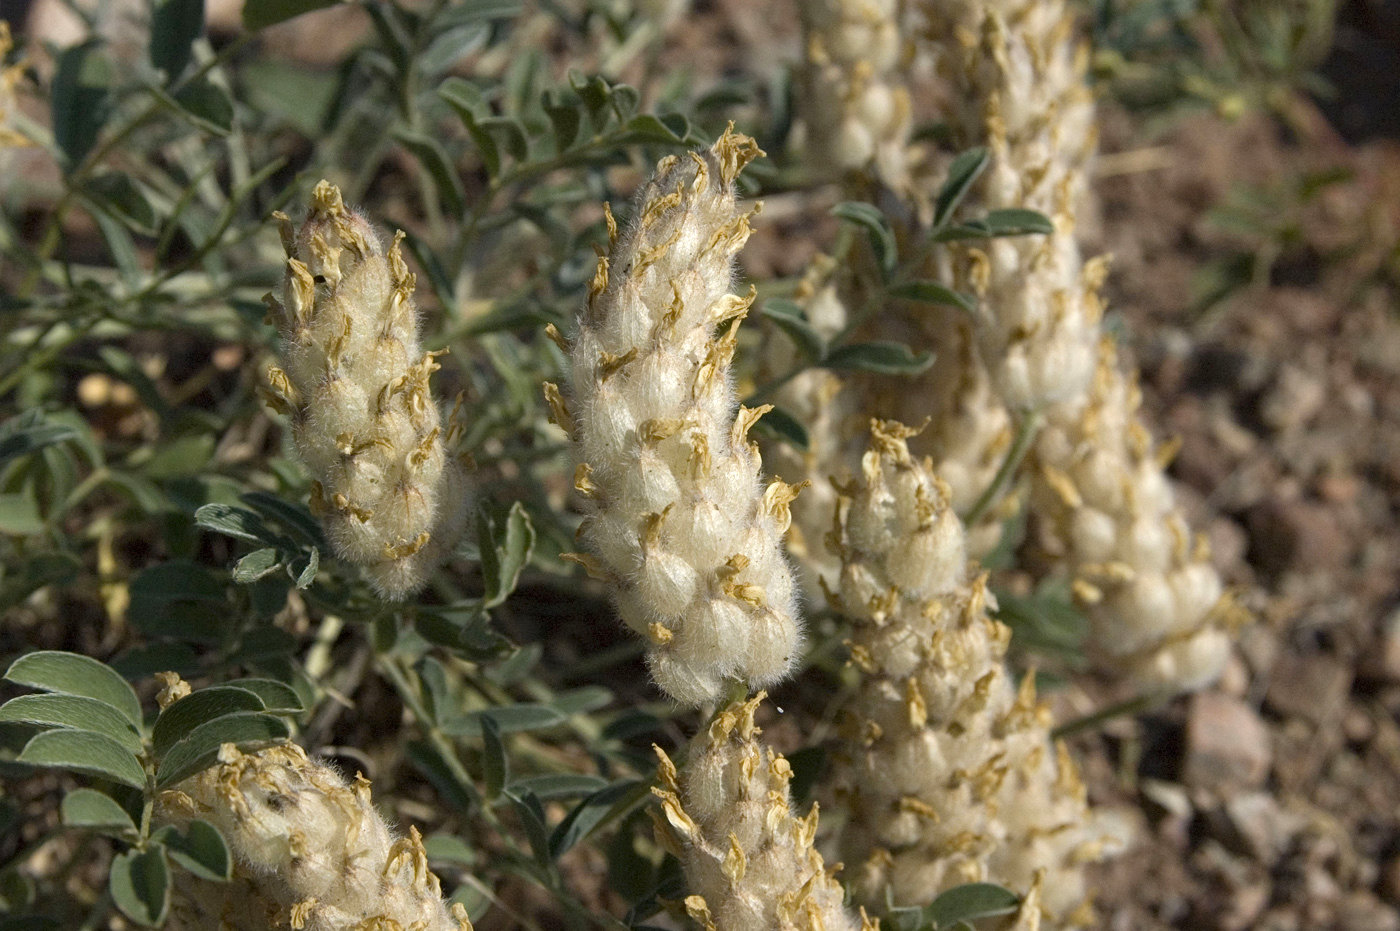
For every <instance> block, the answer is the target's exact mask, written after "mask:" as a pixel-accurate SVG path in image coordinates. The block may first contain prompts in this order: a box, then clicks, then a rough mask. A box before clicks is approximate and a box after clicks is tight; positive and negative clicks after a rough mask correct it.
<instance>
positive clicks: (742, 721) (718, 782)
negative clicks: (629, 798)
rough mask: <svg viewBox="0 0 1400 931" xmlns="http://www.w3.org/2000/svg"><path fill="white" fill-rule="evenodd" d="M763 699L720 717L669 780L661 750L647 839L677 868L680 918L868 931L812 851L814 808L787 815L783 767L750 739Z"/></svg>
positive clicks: (777, 928) (718, 929)
mask: <svg viewBox="0 0 1400 931" xmlns="http://www.w3.org/2000/svg"><path fill="white" fill-rule="evenodd" d="M763 698H764V695H763V693H759V694H758V695H757V696H755V697H754V698H752V699H750V700H748V701H746V702H734V703H733V704H731V705H729V706H728V707H727V708H724V709H723V710H721V711H720V712H719V714H717V715H716V716H715V717H714V719H713V720H712V721H711V722H710V724H709V726H708V727H707V728H705V729H704V730H702V731H701V732H700V733H699V734H697V735H696V737H695V740H694V741H693V742H692V743H691V747H690V753H689V755H688V756H687V758H686V761H685V769H684V770H683V771H680V772H677V770H676V766H675V764H674V763H672V762H671V759H670V757H668V756H667V755H666V753H665V751H663V750H662V749H661V748H660V747H656V748H655V750H656V753H657V756H659V757H660V766H659V768H658V771H657V782H658V783H659V786H658V787H657V788H654V789H652V791H653V792H654V793H655V794H656V795H657V796H658V797H659V799H660V809H661V810H660V812H657V811H656V810H655V809H653V810H652V811H653V820H654V821H655V823H656V835H657V839H658V840H659V841H660V843H661V844H662V846H663V847H665V848H666V849H667V850H669V851H670V852H671V853H673V854H674V855H675V856H676V857H677V859H679V860H680V861H681V866H682V868H683V869H684V870H685V877H686V883H687V888H688V890H689V891H690V893H691V894H690V895H689V896H688V897H687V898H686V900H685V908H686V911H687V913H688V914H689V915H690V916H691V917H692V918H693V919H695V921H696V922H697V923H698V924H699V925H700V926H701V927H702V928H704V929H705V931H874V929H875V925H873V924H872V923H871V922H870V920H869V919H867V918H866V917H865V913H864V912H863V911H862V912H861V913H860V914H859V915H858V916H857V915H853V914H851V913H850V912H849V911H847V910H846V909H845V908H844V907H843V905H842V900H843V895H844V894H843V892H842V889H841V884H840V883H838V882H837V881H836V880H835V879H834V878H833V877H832V876H831V874H830V873H828V872H827V870H826V866H825V864H824V863H823V861H822V856H821V854H820V853H818V852H817V850H816V848H815V847H814V846H813V841H814V840H815V838H816V833H817V808H816V806H815V805H814V806H813V807H812V810H811V811H810V812H809V813H808V815H807V816H806V817H805V818H799V817H797V816H796V815H794V814H793V811H792V806H791V801H790V796H789V791H788V783H789V782H790V781H791V779H792V767H791V766H790V765H788V761H787V760H786V759H784V758H783V756H782V755H781V754H778V753H774V752H773V750H772V749H771V748H769V747H767V746H765V745H764V744H763V742H762V741H760V740H759V739H758V735H759V734H760V733H761V732H760V730H759V728H758V727H757V726H756V725H755V724H754V712H755V711H756V710H757V709H758V706H759V704H760V703H761V702H762V701H763Z"/></svg>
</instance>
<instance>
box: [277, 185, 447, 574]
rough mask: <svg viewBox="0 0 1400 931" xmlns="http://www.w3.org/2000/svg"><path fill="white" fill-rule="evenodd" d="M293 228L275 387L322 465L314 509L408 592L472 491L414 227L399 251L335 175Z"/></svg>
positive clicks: (312, 462) (329, 528)
mask: <svg viewBox="0 0 1400 931" xmlns="http://www.w3.org/2000/svg"><path fill="white" fill-rule="evenodd" d="M282 239H283V246H284V247H285V248H286V251H287V268H286V276H285V279H284V284H283V287H282V292H281V297H280V299H278V298H277V297H274V296H272V295H269V296H268V298H267V301H268V306H269V308H270V309H271V315H272V318H273V320H274V322H275V323H276V324H277V327H278V330H279V331H280V332H281V334H282V337H283V340H284V346H283V353H282V360H281V361H282V365H281V366H277V365H273V366H270V367H269V368H268V371H267V385H266V392H267V397H268V399H269V402H270V403H271V404H272V406H273V407H275V408H276V409H278V410H279V411H281V412H283V413H285V414H287V415H288V416H289V417H291V419H292V435H293V439H294V440H295V442H296V446H297V451H298V452H299V453H300V454H301V457H302V459H303V461H304V462H305V463H306V465H307V468H309V469H310V470H311V472H312V474H313V476H314V477H315V482H314V483H313V485H312V498H311V506H312V510H313V511H314V512H316V513H317V514H319V515H320V517H321V519H322V521H323V522H324V524H325V528H326V534H327V536H328V537H329V538H330V541H331V545H332V546H333V547H334V548H335V551H336V553H337V555H339V556H340V557H341V558H342V559H345V560H347V561H349V562H352V563H356V564H358V565H360V566H363V567H364V570H365V572H366V574H367V575H368V576H369V578H370V581H371V582H372V583H373V584H374V586H375V588H376V589H377V590H378V591H379V593H380V594H381V595H383V596H385V597H387V598H392V599H398V598H403V597H404V596H406V595H409V594H411V593H412V592H414V591H416V590H417V589H419V588H421V587H422V585H423V584H424V582H426V581H427V573H428V571H429V570H431V569H432V568H433V566H434V565H436V564H437V563H438V562H440V561H441V560H442V559H443V558H444V557H445V556H446V555H447V554H448V553H450V552H451V550H452V547H453V546H454V545H456V542H457V539H458V537H459V536H460V535H461V532H462V529H463V527H464V525H465V517H466V511H467V493H466V488H465V481H464V477H463V474H462V469H461V465H460V463H458V462H457V461H456V459H455V458H454V457H453V456H451V455H450V454H449V452H448V448H449V447H450V446H451V445H453V443H454V440H455V430H456V428H455V427H451V428H449V430H448V435H447V436H446V437H444V435H443V430H442V426H441V423H440V417H439V414H438V408H437V405H436V403H435V402H434V400H433V396H432V391H431V389H430V388H429V386H428V379H429V377H430V376H431V375H432V373H433V372H435V371H437V369H438V368H439V366H438V363H437V362H436V360H435V356H437V355H440V353H434V352H426V353H425V352H423V350H422V347H421V346H420V345H419V341H418V321H417V318H416V311H415V310H414V306H413V288H414V276H413V274H412V273H410V272H409V270H408V266H407V265H405V264H404V260H403V255H402V253H401V250H400V242H401V240H402V235H399V236H396V237H395V238H394V240H393V242H392V244H391V245H390V247H389V250H388V251H387V252H385V250H384V248H383V245H382V243H381V242H380V240H379V236H378V234H377V233H376V232H375V231H374V229H373V227H371V226H370V224H369V223H368V221H366V220H365V219H364V218H363V217H361V216H360V215H359V214H357V213H355V212H353V211H350V210H347V209H346V208H345V205H344V204H343V203H342V202H341V197H340V191H339V190H338V189H337V188H336V187H335V186H333V185H331V184H329V183H328V182H325V181H322V182H321V183H320V184H318V185H317V186H316V190H315V192H314V193H313V194H312V198H311V210H310V213H309V214H308V216H307V218H306V222H305V223H304V224H302V226H301V228H300V229H299V230H293V228H292V226H291V223H290V221H289V220H287V219H286V218H285V217H282Z"/></svg>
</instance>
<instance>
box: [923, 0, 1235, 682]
mask: <svg viewBox="0 0 1400 931" xmlns="http://www.w3.org/2000/svg"><path fill="white" fill-rule="evenodd" d="M922 9H923V11H924V12H925V14H926V15H927V16H928V18H929V21H930V25H931V26H932V27H933V28H934V30H935V32H934V34H935V35H941V36H943V37H945V38H944V39H943V41H944V43H945V49H944V54H945V55H946V62H947V68H946V72H945V73H946V74H947V76H948V80H949V81H950V83H951V85H952V87H953V90H954V93H953V95H952V96H953V98H954V99H955V100H959V101H962V102H963V106H964V108H963V109H962V110H961V111H960V112H959V113H958V114H956V115H955V119H956V120H958V121H960V122H961V124H962V125H963V128H964V132H966V133H967V134H968V135H969V136H970V137H971V139H973V140H975V139H976V138H978V137H977V134H978V132H979V130H980V131H981V132H983V133H985V139H986V141H987V143H988V145H989V147H990V149H991V152H992V165H991V167H990V168H989V169H988V171H987V175H986V178H985V179H984V180H983V182H982V184H981V196H982V197H983V198H984V200H985V201H986V203H987V204H988V206H993V207H1000V206H1013V205H1019V206H1026V207H1031V208H1033V209H1038V210H1041V211H1043V212H1045V213H1046V214H1047V215H1049V216H1050V217H1052V218H1053V222H1054V226H1055V230H1054V232H1053V233H1051V234H1050V235H1049V236H1047V237H1045V239H1044V240H1042V241H1039V242H1037V241H1035V240H993V241H991V242H989V243H988V247H987V249H986V250H985V251H972V252H970V253H969V255H968V262H967V264H966V266H965V269H966V270H965V274H966V276H967V278H968V280H969V281H970V282H971V283H972V284H973V285H974V287H975V290H976V291H977V293H978V295H979V297H980V299H981V305H982V308H983V312H984V316H985V320H986V322H985V323H984V324H983V325H982V327H981V329H980V332H981V339H980V343H981V348H982V351H983V358H984V360H985V362H986V365H987V367H988V369H989V370H990V371H991V372H992V373H993V380H994V382H995V384H996V386H997V389H998V391H999V392H1000V394H1001V396H1002V399H1003V400H1004V401H1005V402H1006V403H1007V404H1008V406H1010V407H1011V408H1012V409H1013V410H1018V411H1021V412H1022V415H1023V416H1026V415H1028V414H1029V413H1031V412H1039V413H1040V414H1043V416H1044V417H1045V419H1046V422H1047V426H1046V428H1045V429H1043V430H1042V431H1041V432H1040V435H1039V436H1038V438H1037V440H1036V443H1035V445H1034V447H1033V451H1032V456H1031V461H1030V463H1029V472H1030V484H1031V489H1032V490H1031V510H1032V513H1033V514H1034V515H1035V516H1036V517H1037V518H1038V527H1039V530H1040V540H1039V542H1040V544H1041V546H1042V550H1043V551H1044V553H1045V554H1046V555H1048V556H1049V558H1050V560H1051V564H1052V565H1053V566H1055V567H1056V568H1058V569H1060V570H1062V571H1065V572H1067V573H1068V574H1069V575H1070V576H1071V577H1072V580H1073V582H1074V591H1075V593H1076V595H1077V596H1078V600H1079V602H1080V603H1081V605H1083V606H1084V608H1085V609H1086V612H1087V613H1088V615H1089V618H1090V621H1091V634H1090V638H1089V643H1088V646H1089V650H1090V653H1091V655H1093V656H1094V657H1095V658H1096V659H1097V660H1098V661H1099V663H1100V665H1101V666H1102V667H1103V668H1104V669H1105V670H1107V671H1109V672H1110V673H1111V674H1113V675H1115V676H1117V677H1121V678H1123V679H1125V680H1128V681H1132V682H1134V683H1135V684H1137V685H1138V686H1139V687H1140V688H1142V689H1145V690H1167V691H1173V690H1186V689H1195V688H1200V687H1202V686H1204V685H1206V684H1208V683H1210V682H1211V681H1213V680H1214V679H1215V678H1216V677H1217V676H1218V675H1219V674H1220V671H1221V669H1222V668H1223V667H1224V663H1225V660H1226V658H1227V656H1228V655H1229V649H1230V642H1231V640H1232V636H1231V629H1232V628H1233V627H1234V626H1235V625H1237V624H1238V623H1240V622H1241V620H1242V616H1243V613H1242V612H1241V611H1240V610H1239V609H1238V608H1237V607H1236V605H1235V602H1234V601H1233V599H1232V598H1231V597H1230V596H1228V595H1227V594H1226V593H1225V592H1224V591H1223V587H1222V585H1221V582H1220V578H1219V575H1218V574H1217V573H1216V571H1215V569H1214V567H1213V566H1212V565H1211V563H1210V561H1209V554H1208V551H1207V549H1206V547H1205V546H1204V544H1203V543H1201V542H1200V541H1199V540H1197V539H1193V537H1192V535H1191V533H1190V530H1189V528H1188V527H1187V524H1186V521H1185V519H1184V518H1183V517H1182V515H1181V513H1180V510H1179V509H1178V507H1177V506H1176V503H1175V501H1174V499H1173V494H1172V490H1171V485H1170V482H1169V481H1168V480H1167V478H1166V476H1165V474H1164V469H1165V466H1166V462H1167V459H1168V457H1165V456H1161V455H1159V454H1158V453H1157V452H1156V450H1155V448H1154V444H1153V442H1152V439H1151V434H1150V432H1149V431H1148V429H1147V428H1146V426H1145V425H1144V424H1143V423H1142V421H1141V419H1140V417H1139V413H1138V406H1139V401H1140V395H1139V393H1138V390H1137V386H1136V383H1135V381H1134V379H1133V378H1132V377H1131V376H1130V375H1128V374H1125V373H1124V372H1123V371H1121V369H1120V367H1119V365H1118V363H1117V357H1116V356H1117V354H1116V351H1115V349H1114V346H1113V343H1112V340H1111V339H1106V338H1104V337H1102V336H1101V333H1100V326H1099V323H1100V320H1101V317H1102V314H1103V306H1102V301H1101V298H1100V297H1099V291H1100V289H1101V287H1102V283H1103V279H1104V276H1105V274H1106V271H1107V266H1106V262H1105V260H1103V259H1093V260H1089V261H1087V262H1086V261H1083V260H1082V259H1081V256H1080V247H1079V243H1078V241H1077V239H1076V237H1075V229H1076V225H1077V222H1078V215H1079V213H1080V211H1081V210H1082V208H1083V206H1084V203H1085V201H1086V198H1087V197H1088V196H1089V190H1088V184H1089V166H1090V163H1091V159H1092V156H1093V154H1094V150H1095V146H1096V137H1097V129H1096V125H1095V110H1094V102H1093V97H1092V95H1091V94H1090V92H1089V90H1088V88H1087V87H1086V85H1085V81H1084V73H1085V62H1086V60H1087V50H1086V48H1085V46H1084V45H1083V43H1082V42H1080V41H1079V40H1078V39H1076V37H1075V32H1074V23H1073V20H1072V17H1071V15H1070V12H1069V10H1068V9H1067V8H1066V7H1065V6H1064V4H1062V3H1058V2H1052V3H1041V2H1028V0H987V2H974V0H937V2H925V3H924V4H923V5H922ZM948 36H951V37H953V39H952V40H951V41H950V40H948V39H947V38H946V37H948ZM946 46H950V47H946Z"/></svg>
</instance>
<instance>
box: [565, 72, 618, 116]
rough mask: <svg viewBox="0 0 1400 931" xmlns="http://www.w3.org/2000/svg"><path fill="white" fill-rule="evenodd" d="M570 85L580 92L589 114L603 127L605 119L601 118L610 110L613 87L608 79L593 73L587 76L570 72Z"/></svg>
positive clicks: (577, 92)
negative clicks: (609, 104) (609, 103)
mask: <svg viewBox="0 0 1400 931" xmlns="http://www.w3.org/2000/svg"><path fill="white" fill-rule="evenodd" d="M569 86H570V87H572V88H573V89H574V92H575V93H576V94H578V96H579V99H580V100H582V101H583V105H584V107H586V108H587V109H588V115H589V116H591V117H592V118H593V122H594V123H595V124H597V127H598V128H599V129H601V128H602V126H603V123H604V120H601V119H599V117H601V116H602V115H603V113H604V111H606V110H608V101H609V99H610V98H611V97H612V89H611V87H609V85H608V82H607V80H606V79H604V78H602V77H600V76H598V75H596V74H595V75H593V76H592V77H585V76H584V75H582V74H580V73H579V72H578V71H570V72H569Z"/></svg>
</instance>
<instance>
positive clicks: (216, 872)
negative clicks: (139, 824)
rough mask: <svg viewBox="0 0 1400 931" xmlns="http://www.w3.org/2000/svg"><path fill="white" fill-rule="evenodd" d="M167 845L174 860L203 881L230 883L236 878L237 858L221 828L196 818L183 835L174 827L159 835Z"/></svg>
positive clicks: (159, 832) (187, 826)
mask: <svg viewBox="0 0 1400 931" xmlns="http://www.w3.org/2000/svg"><path fill="white" fill-rule="evenodd" d="M155 839H156V840H158V841H159V842H160V843H162V844H164V845H165V849H166V851H167V852H168V853H169V854H170V859H172V860H174V861H175V862H176V863H178V864H180V865H181V866H183V867H184V868H185V869H187V870H189V871H190V872H191V873H193V874H194V875H196V876H198V877H199V878H200V879H209V880H213V881H214V882H227V881H228V880H229V879H230V878H231V877H232V876H233V856H232V855H231V854H230V853H229V849H228V844H227V843H226V842H225V841H224V836H223V835H222V834H220V833H219V829H218V828H216V827H214V825H212V824H210V823H209V822H208V821H201V820H199V819H197V818H196V819H195V820H193V821H191V822H190V823H189V824H188V825H186V826H185V830H184V831H183V832H181V831H180V830H179V829H178V828H176V827H175V825H173V824H170V825H166V826H165V827H163V828H161V829H160V830H159V831H157V832H156V833H155Z"/></svg>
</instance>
